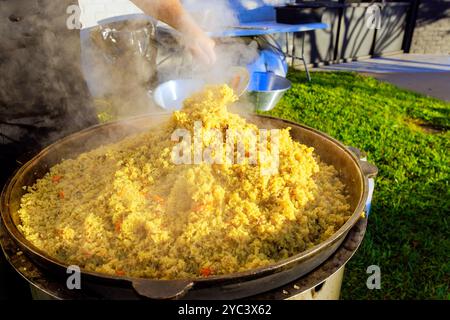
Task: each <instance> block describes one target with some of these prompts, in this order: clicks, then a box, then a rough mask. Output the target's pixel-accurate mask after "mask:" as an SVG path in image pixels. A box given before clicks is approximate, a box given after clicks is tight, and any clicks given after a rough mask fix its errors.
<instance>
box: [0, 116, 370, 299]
mask: <svg viewBox="0 0 450 320" xmlns="http://www.w3.org/2000/svg"><path fill="white" fill-rule="evenodd" d="M169 116H170V115H167V114H164V115H151V116H143V117H138V118H133V119H130V120H126V121H121V122H114V123H108V124H104V125H99V126H95V127H92V128H89V129H86V130H84V131H81V132H79V133H76V134H73V135H71V136H68V137H67V138H65V139H62V140H60V141H59V142H57V143H55V144H53V145H51V146H49V147H48V148H46V149H44V150H43V151H42V152H41V153H39V154H38V155H37V156H36V157H35V158H33V159H32V160H31V161H29V162H28V163H26V164H25V165H24V166H23V167H22V168H21V169H19V170H18V171H17V172H16V173H15V175H14V176H13V177H12V178H11V179H10V180H9V182H8V183H7V185H6V186H5V188H4V190H3V193H2V196H1V216H2V220H3V223H4V225H5V227H6V230H7V232H8V233H9V235H10V236H11V237H12V238H13V239H14V241H15V242H17V244H18V246H19V247H20V248H21V249H22V250H23V251H24V252H25V253H26V254H27V255H28V256H29V257H30V258H31V259H32V260H33V261H34V262H36V263H37V264H39V266H41V267H42V268H44V269H45V270H46V272H51V273H52V274H53V275H57V276H60V277H61V281H64V282H65V281H66V277H67V273H66V272H67V267H68V266H67V265H66V264H65V263H63V262H61V261H57V260H55V259H54V258H52V257H50V256H48V255H47V254H46V253H44V252H42V251H41V250H39V249H38V248H36V247H35V246H34V245H33V244H32V243H30V242H29V241H28V240H27V239H25V237H24V236H23V235H22V233H21V232H20V231H19V230H18V228H17V225H19V224H20V220H19V217H18V214H17V211H18V209H19V206H20V199H21V197H22V195H23V194H24V193H25V190H24V188H23V187H24V186H30V185H32V184H34V182H35V181H36V179H38V178H41V177H43V176H44V174H45V173H46V172H48V170H49V168H50V167H51V166H53V165H55V164H57V163H59V162H60V161H61V160H63V159H68V158H73V157H76V156H77V155H78V154H80V153H82V152H85V151H88V150H90V149H92V148H95V147H98V146H101V145H104V144H106V143H111V142H116V141H118V140H120V139H121V138H124V137H126V136H127V135H130V134H133V133H137V132H140V131H143V130H148V129H149V128H151V127H155V126H157V125H158V124H160V123H161V121H164V120H165V119H168V117H169ZM247 118H248V120H249V121H250V122H253V123H255V124H257V125H258V126H259V127H260V128H267V129H269V128H285V127H288V126H289V127H291V128H292V130H291V135H292V137H293V138H294V139H295V140H297V141H299V142H301V143H303V144H306V145H308V146H312V147H314V148H315V152H316V153H317V154H318V155H319V156H320V158H321V160H322V161H324V162H326V163H328V164H332V165H333V166H334V167H335V168H336V169H337V171H338V172H339V174H340V178H341V179H342V181H343V182H344V183H345V185H346V188H347V191H348V193H349V200H350V205H351V210H352V211H353V214H352V216H351V217H350V218H349V220H348V221H347V222H346V223H345V224H344V225H343V226H342V227H341V228H340V229H339V230H338V231H337V232H336V233H335V234H334V235H333V236H332V237H330V238H329V239H328V240H326V241H324V242H322V243H320V244H319V245H316V246H314V247H313V248H310V249H308V250H306V251H304V252H301V253H299V254H297V255H295V256H292V257H290V258H288V259H285V260H281V261H279V262H277V263H276V264H273V265H269V266H266V267H261V268H258V269H253V270H249V271H245V272H239V273H234V274H227V275H219V276H212V277H208V278H195V279H182V280H153V279H144V278H126V277H116V276H110V275H105V274H100V273H95V272H89V271H86V270H82V282H83V283H86V284H89V283H92V284H96V287H99V286H100V287H102V286H104V287H105V288H108V290H117V292H118V293H119V292H123V293H124V295H125V296H129V295H133V296H141V297H147V298H153V299H170V298H181V297H183V298H188V299H211V298H213V299H230V298H243V297H247V296H251V295H255V294H257V293H260V292H265V291H268V290H270V289H273V288H276V287H279V286H282V285H283V284H286V283H288V282H291V281H293V280H294V279H297V278H299V277H301V276H302V275H304V274H306V273H308V272H310V271H311V270H313V269H314V268H316V267H317V266H319V265H320V264H321V263H323V262H324V261H325V260H326V259H327V258H328V257H329V256H330V255H331V254H332V253H333V252H334V251H335V250H336V249H337V248H338V247H339V245H340V244H341V243H342V241H343V240H344V238H345V236H346V235H347V233H348V232H349V230H350V229H351V228H352V226H353V225H354V224H355V223H356V222H357V221H358V220H359V219H360V217H361V214H362V213H363V210H364V207H365V203H366V200H367V196H368V178H369V177H371V176H374V175H376V172H377V169H376V167H375V166H373V165H371V164H369V163H368V162H365V161H361V160H359V159H358V158H357V157H356V156H355V155H354V154H353V153H352V152H351V151H350V150H349V149H348V148H346V147H345V146H344V145H342V144H341V143H340V142H338V141H336V140H334V139H333V138H331V137H329V136H327V135H325V134H323V133H321V132H319V131H317V130H314V129H311V128H308V127H306V126H302V125H298V124H295V123H292V122H289V121H285V120H280V119H275V118H271V117H265V116H248V117H247ZM83 290H89V286H88V285H86V286H83ZM115 296H121V295H120V294H116V295H115Z"/></svg>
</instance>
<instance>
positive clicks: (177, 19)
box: [131, 0, 202, 34]
mask: <svg viewBox="0 0 450 320" xmlns="http://www.w3.org/2000/svg"><path fill="white" fill-rule="evenodd" d="M131 1H132V2H133V3H134V4H135V5H136V6H138V7H139V8H140V9H141V10H142V11H144V13H145V14H148V15H150V16H152V17H153V18H155V19H158V20H161V21H163V22H165V23H167V24H168V25H170V26H172V27H174V28H175V29H177V30H178V31H180V32H182V33H185V34H197V33H199V32H202V31H201V29H200V28H199V27H198V26H197V24H196V23H195V22H194V21H193V20H192V18H191V17H190V16H189V14H188V13H187V12H186V11H185V10H184V8H183V6H182V5H181V3H180V1H179V0H131Z"/></svg>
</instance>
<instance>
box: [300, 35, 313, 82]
mask: <svg viewBox="0 0 450 320" xmlns="http://www.w3.org/2000/svg"><path fill="white" fill-rule="evenodd" d="M304 52H305V32H302V55H301V60H302V61H303V66H304V67H305V71H306V78H307V79H308V81H311V75H310V74H309V70H308V65H307V64H306V61H305V55H304Z"/></svg>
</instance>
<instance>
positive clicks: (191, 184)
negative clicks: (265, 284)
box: [19, 86, 351, 279]
mask: <svg viewBox="0 0 450 320" xmlns="http://www.w3.org/2000/svg"><path fill="white" fill-rule="evenodd" d="M235 99H236V97H235V96H234V94H233V91H232V90H231V89H230V88H229V87H227V86H210V87H207V88H205V90H204V91H203V92H200V93H197V94H195V95H194V96H193V97H191V98H189V99H188V100H187V101H186V103H185V106H184V109H183V110H181V111H178V112H175V113H174V114H173V115H172V117H171V118H170V120H169V121H168V122H166V123H164V125H163V126H161V127H159V128H158V129H154V130H151V131H148V132H144V133H141V134H138V135H134V136H131V137H128V138H126V139H124V140H123V141H120V142H118V143H115V144H111V145H105V146H102V147H100V148H98V149H95V150H92V151H89V152H87V153H83V154H81V155H79V156H78V157H77V158H75V159H72V160H66V161H63V162H62V163H60V164H57V165H55V166H54V167H52V168H51V169H50V172H49V173H48V174H46V175H45V176H44V177H43V178H42V179H40V180H38V181H37V182H36V184H35V185H34V186H32V187H30V188H28V190H27V191H28V193H27V194H25V195H24V196H23V198H22V201H21V209H20V210H19V216H20V219H21V225H20V226H19V229H20V230H21V232H23V234H24V235H25V237H26V238H27V239H28V240H30V241H31V242H32V243H33V244H34V245H35V246H37V247H38V248H39V249H41V250H43V251H45V252H46V253H47V254H49V255H50V256H52V257H55V258H56V259H58V260H60V261H62V262H65V263H67V264H75V265H79V266H80V267H82V268H85V269H86V270H90V271H97V272H101V273H106V274H111V275H117V276H133V277H148V278H156V279H177V278H193V277H208V276H212V275H222V274H229V273H233V272H238V271H245V270H249V269H253V268H257V267H261V266H266V265H268V264H272V263H274V262H277V261H279V260H280V259H284V258H287V257H290V256H292V255H294V254H296V253H299V252H302V251H304V250H306V249H308V248H310V247H312V246H314V245H316V244H318V243H320V242H321V241H324V240H325V239H327V238H329V237H330V236H331V235H332V234H334V233H335V232H336V231H337V230H338V229H339V228H340V227H341V226H342V225H343V224H344V223H345V221H346V220H347V219H348V217H349V216H350V214H351V212H350V206H349V205H348V203H347V196H346V195H345V192H344V185H343V184H342V183H341V182H340V180H339V178H338V173H337V172H336V170H335V169H334V167H332V166H329V165H326V164H325V163H323V162H321V161H320V159H318V157H317V156H316V155H315V154H314V150H313V148H310V147H308V146H305V145H302V144H300V143H298V142H296V141H294V140H293V139H292V138H291V136H290V133H289V128H287V129H283V130H280V133H279V146H278V148H279V163H278V164H279V170H278V174H275V175H265V174H262V172H261V170H260V169H261V166H262V163H261V162H260V161H258V162H257V163H254V162H252V161H244V162H242V163H226V162H224V163H223V164H212V165H210V164H207V163H200V164H175V163H174V162H173V161H172V158H171V153H172V152H171V151H172V148H173V147H174V145H175V144H176V143H178V142H174V141H172V139H171V137H172V133H173V132H174V131H175V130H177V129H180V128H184V129H187V130H188V131H192V130H193V128H194V126H195V122H196V121H201V123H203V125H204V128H206V129H215V130H217V131H218V132H226V131H227V130H230V129H231V130H236V131H240V130H241V131H242V130H245V129H249V130H250V131H253V132H254V131H257V130H258V128H257V127H256V126H255V125H254V124H251V123H249V122H247V121H246V120H245V119H244V118H241V117H240V116H238V115H237V114H233V113H230V112H229V111H228V110H227V105H228V104H230V103H231V102H232V101H234V100H235ZM243 139H244V143H245V144H246V145H248V144H249V143H250V141H249V140H248V139H249V137H247V136H244V137H243ZM200 143H201V144H202V145H203V147H204V148H207V147H208V146H209V138H208V137H207V136H202V137H201V140H200ZM273 144H274V140H272V139H270V141H269V143H268V146H267V147H268V148H269V149H272V148H274V147H275V146H274V145H273ZM224 147H225V146H224ZM192 148H193V146H192ZM239 152H240V151H239V148H237V149H236V151H235V153H236V154H235V156H236V157H238V154H237V153H239ZM240 156H243V155H242V154H241V155H240ZM244 156H245V157H247V155H246V154H244Z"/></svg>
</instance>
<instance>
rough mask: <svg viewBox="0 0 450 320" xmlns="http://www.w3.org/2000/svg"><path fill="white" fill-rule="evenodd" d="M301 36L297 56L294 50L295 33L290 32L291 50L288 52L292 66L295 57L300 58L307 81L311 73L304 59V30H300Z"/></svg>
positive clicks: (309, 79) (292, 65)
mask: <svg viewBox="0 0 450 320" xmlns="http://www.w3.org/2000/svg"><path fill="white" fill-rule="evenodd" d="M301 36H302V51H301V55H300V57H297V56H296V50H295V33H292V51H291V54H290V56H291V57H292V60H291V67H294V62H295V59H298V60H302V62H303V66H304V68H305V72H306V79H308V81H311V75H310V73H309V69H308V65H307V64H306V61H305V32H301ZM286 39H287V37H286ZM287 52H289V51H287Z"/></svg>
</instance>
